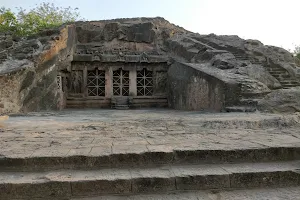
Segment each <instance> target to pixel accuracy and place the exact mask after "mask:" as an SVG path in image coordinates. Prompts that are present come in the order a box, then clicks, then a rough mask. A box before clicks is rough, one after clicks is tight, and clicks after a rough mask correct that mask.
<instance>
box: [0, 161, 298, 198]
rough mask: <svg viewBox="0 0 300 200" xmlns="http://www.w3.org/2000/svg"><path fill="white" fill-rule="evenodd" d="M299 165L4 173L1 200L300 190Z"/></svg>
mask: <svg viewBox="0 0 300 200" xmlns="http://www.w3.org/2000/svg"><path fill="white" fill-rule="evenodd" d="M299 164H300V162H299V161H291V162H271V163H240V164H210V165H171V166H170V165H166V166H160V167H153V168H108V169H99V170H92V171H88V170H56V171H46V172H30V173H29V172H2V173H0V180H1V182H0V188H1V193H0V199H13V198H24V199H25V198H26V197H27V198H29V197H30V198H43V199H45V198H48V197H52V198H53V197H56V198H70V197H82V196H94V195H106V194H118V195H120V194H123V195H126V194H144V193H159V192H171V191H190V190H210V189H215V190H231V189H247V188H257V187H259V188H263V187H288V186H299V185H300V173H299Z"/></svg>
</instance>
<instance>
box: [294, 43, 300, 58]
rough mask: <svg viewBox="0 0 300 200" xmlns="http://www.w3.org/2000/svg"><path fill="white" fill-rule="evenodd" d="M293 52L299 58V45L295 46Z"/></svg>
mask: <svg viewBox="0 0 300 200" xmlns="http://www.w3.org/2000/svg"><path fill="white" fill-rule="evenodd" d="M294 54H295V56H296V57H297V58H299V59H300V46H296V47H295V50H294Z"/></svg>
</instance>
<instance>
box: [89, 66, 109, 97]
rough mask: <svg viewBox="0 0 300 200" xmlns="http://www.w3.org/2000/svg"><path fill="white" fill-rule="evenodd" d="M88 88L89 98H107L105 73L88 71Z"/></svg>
mask: <svg viewBox="0 0 300 200" xmlns="http://www.w3.org/2000/svg"><path fill="white" fill-rule="evenodd" d="M87 87H88V96H105V71H104V70H98V69H95V70H93V71H89V70H88V76H87Z"/></svg>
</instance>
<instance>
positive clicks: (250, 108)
mask: <svg viewBox="0 0 300 200" xmlns="http://www.w3.org/2000/svg"><path fill="white" fill-rule="evenodd" d="M256 110H257V109H256V107H254V106H230V107H226V108H225V111H226V112H255V111H256Z"/></svg>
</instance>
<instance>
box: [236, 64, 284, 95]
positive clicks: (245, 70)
mask: <svg viewBox="0 0 300 200" xmlns="http://www.w3.org/2000/svg"><path fill="white" fill-rule="evenodd" d="M237 73H239V74H242V75H245V76H249V77H250V78H253V79H255V80H258V81H259V82H261V83H263V84H265V85H266V86H267V87H268V88H270V89H278V88H281V84H280V82H279V81H278V80H277V79H276V78H274V77H273V76H272V75H271V74H270V73H269V72H268V71H267V69H266V68H264V67H263V66H261V65H255V64H254V65H253V64H250V65H247V66H245V67H240V68H238V70H237Z"/></svg>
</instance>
